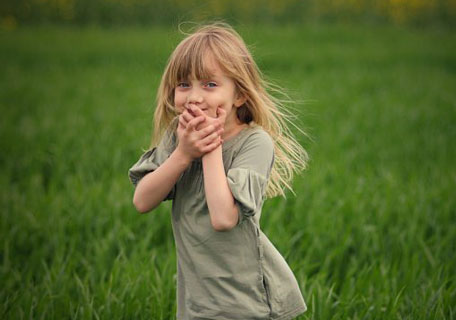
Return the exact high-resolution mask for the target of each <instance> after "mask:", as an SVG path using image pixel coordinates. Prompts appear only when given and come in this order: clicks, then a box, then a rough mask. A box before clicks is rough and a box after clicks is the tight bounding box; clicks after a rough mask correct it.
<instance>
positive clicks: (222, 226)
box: [212, 219, 237, 232]
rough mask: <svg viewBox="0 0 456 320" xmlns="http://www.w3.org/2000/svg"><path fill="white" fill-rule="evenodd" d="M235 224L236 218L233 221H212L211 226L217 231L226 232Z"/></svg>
mask: <svg viewBox="0 0 456 320" xmlns="http://www.w3.org/2000/svg"><path fill="white" fill-rule="evenodd" d="M236 224H237V219H236V220H233V221H213V222H212V227H213V228H214V230H215V231H218V232H227V231H230V230H231V229H233V228H234V227H235V226H236Z"/></svg>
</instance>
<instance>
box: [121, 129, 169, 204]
mask: <svg viewBox="0 0 456 320" xmlns="http://www.w3.org/2000/svg"><path fill="white" fill-rule="evenodd" d="M174 138H175V137H174V136H173V135H172V136H170V135H167V134H165V135H164V137H163V139H162V140H161V141H160V143H159V144H158V146H156V147H154V148H152V149H150V150H148V151H146V152H145V153H143V154H142V155H141V157H140V158H139V160H138V161H137V162H136V163H135V164H134V165H133V166H132V167H131V168H130V169H129V170H128V177H129V179H130V182H131V183H132V184H133V186H134V187H135V188H136V186H137V185H138V183H139V181H140V180H141V179H142V178H143V177H144V176H145V175H146V174H148V173H149V172H152V171H155V170H156V169H157V168H158V167H159V166H160V165H161V164H162V163H163V162H165V160H166V159H168V158H169V156H170V155H171V153H172V151H173V150H174ZM174 192H175V186H174V187H173V189H171V191H170V193H169V194H168V195H167V196H166V198H165V199H164V200H172V199H174Z"/></svg>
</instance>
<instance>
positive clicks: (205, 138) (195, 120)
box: [177, 111, 223, 160]
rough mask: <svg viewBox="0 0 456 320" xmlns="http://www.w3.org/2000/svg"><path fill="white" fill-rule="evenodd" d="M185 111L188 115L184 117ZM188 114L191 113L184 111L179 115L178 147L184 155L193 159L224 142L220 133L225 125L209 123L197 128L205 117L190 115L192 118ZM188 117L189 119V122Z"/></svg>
mask: <svg viewBox="0 0 456 320" xmlns="http://www.w3.org/2000/svg"><path fill="white" fill-rule="evenodd" d="M185 113H186V115H185V117H184V114H185ZM188 115H190V113H188V111H184V112H183V113H182V114H181V115H180V116H179V125H178V127H177V136H178V139H179V143H178V145H177V149H178V150H179V151H180V152H181V153H182V154H183V155H185V156H188V160H193V159H196V158H200V157H202V156H203V155H204V154H206V153H208V152H211V151H212V150H214V149H216V148H217V147H218V146H219V145H220V144H221V143H222V140H221V137H220V135H221V134H222V132H223V127H221V126H220V125H218V126H217V125H214V124H209V125H207V126H205V127H204V128H202V129H200V130H197V129H196V128H197V127H198V125H200V124H201V123H203V122H204V121H205V117H204V116H197V117H193V116H191V115H190V116H191V118H190V117H188ZM187 119H189V121H188V122H187Z"/></svg>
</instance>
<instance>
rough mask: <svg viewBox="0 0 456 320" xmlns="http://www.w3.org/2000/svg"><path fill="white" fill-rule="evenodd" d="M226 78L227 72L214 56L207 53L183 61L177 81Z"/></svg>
mask: <svg viewBox="0 0 456 320" xmlns="http://www.w3.org/2000/svg"><path fill="white" fill-rule="evenodd" d="M224 76H225V72H224V71H223V68H222V67H221V65H220V63H219V62H218V61H217V59H216V57H215V56H214V54H213V53H212V52H210V51H206V52H204V53H202V54H198V55H195V56H192V57H186V58H184V59H182V60H181V61H180V63H179V65H178V68H177V72H176V75H175V80H182V79H209V78H215V77H224Z"/></svg>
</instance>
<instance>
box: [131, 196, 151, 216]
mask: <svg viewBox="0 0 456 320" xmlns="http://www.w3.org/2000/svg"><path fill="white" fill-rule="evenodd" d="M133 205H134V206H135V208H136V211H138V212H139V213H147V212H149V211H151V210H153V209H154V208H155V207H151V206H150V205H148V204H147V203H144V201H141V200H140V199H137V197H133Z"/></svg>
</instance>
